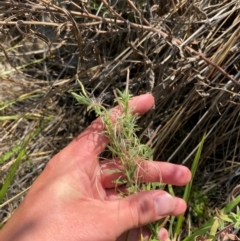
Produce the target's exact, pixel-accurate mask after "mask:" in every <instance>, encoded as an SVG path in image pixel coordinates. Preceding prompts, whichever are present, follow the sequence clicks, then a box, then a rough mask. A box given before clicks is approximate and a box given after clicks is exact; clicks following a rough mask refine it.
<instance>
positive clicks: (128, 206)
mask: <svg viewBox="0 0 240 241" xmlns="http://www.w3.org/2000/svg"><path fill="white" fill-rule="evenodd" d="M112 205H115V209H116V212H117V215H118V216H117V223H118V225H115V226H114V227H117V230H116V231H117V232H118V233H119V235H120V234H121V233H123V232H125V231H127V230H130V229H132V228H136V227H141V226H144V225H146V224H148V223H151V222H154V221H157V220H159V219H161V218H163V217H166V216H169V215H180V214H182V213H183V212H185V210H186V203H185V202H184V200H182V199H180V198H176V197H172V196H170V195H169V194H168V193H166V192H164V191H148V192H141V193H138V194H135V195H131V196H129V197H126V198H123V199H120V200H117V201H113V202H112V204H111V206H112ZM113 215H114V214H113ZM162 235H163V236H164V235H166V233H165V234H164V233H163V234H162Z"/></svg>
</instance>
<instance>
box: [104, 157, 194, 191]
mask: <svg viewBox="0 0 240 241" xmlns="http://www.w3.org/2000/svg"><path fill="white" fill-rule="evenodd" d="M137 165H138V167H137V170H136V175H135V176H136V178H137V180H138V181H139V182H143V183H144V182H161V183H167V184H171V185H176V186H183V185H186V184H187V183H188V182H189V181H190V179H191V172H190V170H189V169H188V168H187V167H185V166H180V165H176V164H172V163H167V162H157V161H138V162H137ZM124 177H125V175H124V170H123V167H122V165H121V163H120V161H104V162H102V163H101V183H102V185H103V187H105V188H114V187H115V186H116V185H117V184H116V180H121V179H124Z"/></svg>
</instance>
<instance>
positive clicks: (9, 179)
mask: <svg viewBox="0 0 240 241" xmlns="http://www.w3.org/2000/svg"><path fill="white" fill-rule="evenodd" d="M26 146H27V143H26V142H25V143H24V145H23V147H22V149H21V150H20V152H19V154H18V156H17V159H16V161H15V162H14V164H13V165H12V166H11V168H10V171H9V172H8V175H7V177H6V179H5V180H4V183H3V186H2V188H1V190H0V203H1V202H2V201H3V199H4V197H5V195H6V193H7V190H8V188H9V186H10V185H11V182H12V180H13V177H14V175H15V173H16V171H17V168H18V166H19V164H20V162H21V160H22V159H23V157H24V156H25V153H26Z"/></svg>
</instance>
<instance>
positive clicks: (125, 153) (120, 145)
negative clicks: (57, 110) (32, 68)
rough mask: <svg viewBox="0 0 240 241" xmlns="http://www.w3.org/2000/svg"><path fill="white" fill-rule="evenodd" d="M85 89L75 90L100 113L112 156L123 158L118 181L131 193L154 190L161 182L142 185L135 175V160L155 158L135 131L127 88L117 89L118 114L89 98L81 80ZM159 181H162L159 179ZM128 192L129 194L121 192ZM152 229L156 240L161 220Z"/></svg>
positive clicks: (116, 181) (89, 109) (152, 225)
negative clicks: (121, 173) (123, 89)
mask: <svg viewBox="0 0 240 241" xmlns="http://www.w3.org/2000/svg"><path fill="white" fill-rule="evenodd" d="M79 84H80V86H81V88H82V94H76V93H72V95H73V96H74V97H75V98H76V100H77V101H78V103H79V104H84V105H87V110H88V111H94V112H95V113H96V114H97V116H99V117H100V118H101V119H102V121H103V123H104V126H105V129H104V131H103V133H104V134H105V135H106V136H107V137H108V138H109V145H108V150H109V151H110V152H111V154H112V158H114V159H118V160H120V162H121V164H122V166H123V170H124V171H123V172H124V174H125V175H124V176H125V177H126V178H121V179H118V180H115V181H114V183H116V184H123V183H124V184H126V186H127V187H128V192H129V193H128V195H131V194H133V193H136V192H138V191H140V190H153V189H156V188H159V187H160V186H161V184H160V183H154V184H141V183H140V181H139V178H138V177H137V175H136V169H137V168H138V165H139V163H136V160H152V158H153V150H152V149H151V148H150V147H149V146H148V145H145V144H142V143H141V141H140V139H139V138H138V136H137V135H136V132H137V131H138V130H139V127H138V126H137V120H138V118H139V117H138V116H136V115H133V114H132V113H133V109H132V108H131V107H130V106H129V101H130V100H131V99H132V96H131V95H130V94H129V92H128V89H127V88H126V90H125V91H123V92H121V91H120V90H116V92H115V101H116V102H117V104H118V106H119V107H118V108H119V110H120V112H121V114H119V113H118V112H117V111H116V109H113V110H112V111H109V110H106V108H105V107H104V106H103V105H102V104H101V103H99V102H96V101H95V99H94V98H90V97H89V96H88V95H87V93H86V91H85V89H84V87H83V85H82V83H81V82H80V83H79ZM159 181H160V180H159ZM122 195H126V194H122ZM149 227H150V229H151V231H152V239H151V240H152V241H154V240H157V234H158V230H159V223H158V222H156V223H153V224H151V225H150V226H149Z"/></svg>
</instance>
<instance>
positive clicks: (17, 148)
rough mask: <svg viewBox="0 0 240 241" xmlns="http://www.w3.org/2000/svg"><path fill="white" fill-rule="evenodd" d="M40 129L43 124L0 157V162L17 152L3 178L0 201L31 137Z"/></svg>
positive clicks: (22, 158) (24, 153)
mask: <svg viewBox="0 0 240 241" xmlns="http://www.w3.org/2000/svg"><path fill="white" fill-rule="evenodd" d="M45 123H46V122H45ZM45 123H44V124H45ZM42 129H43V126H40V127H38V128H37V129H36V130H35V131H33V132H32V133H30V134H29V135H28V136H27V137H25V138H24V140H23V141H22V142H21V143H19V144H17V145H15V146H14V147H13V148H12V149H10V150H9V151H8V152H7V153H5V154H4V155H3V156H1V157H0V164H1V163H4V162H6V161H7V160H8V159H9V158H11V157H13V156H14V155H15V154H16V153H18V154H17V158H16V160H15V162H14V163H13V164H12V166H11V167H10V170H9V172H8V174H7V177H6V178H5V180H4V182H3V184H2V186H1V189H0V203H1V202H2V201H3V199H4V197H5V195H6V193H7V191H8V189H9V187H10V185H11V183H12V180H13V178H14V175H15V173H16V171H17V169H18V167H19V165H20V163H21V162H22V161H23V160H24V158H25V157H26V151H27V147H28V144H29V141H30V140H31V139H32V138H34V137H36V136H37V135H38V134H39V133H40V132H41V130H42Z"/></svg>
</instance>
